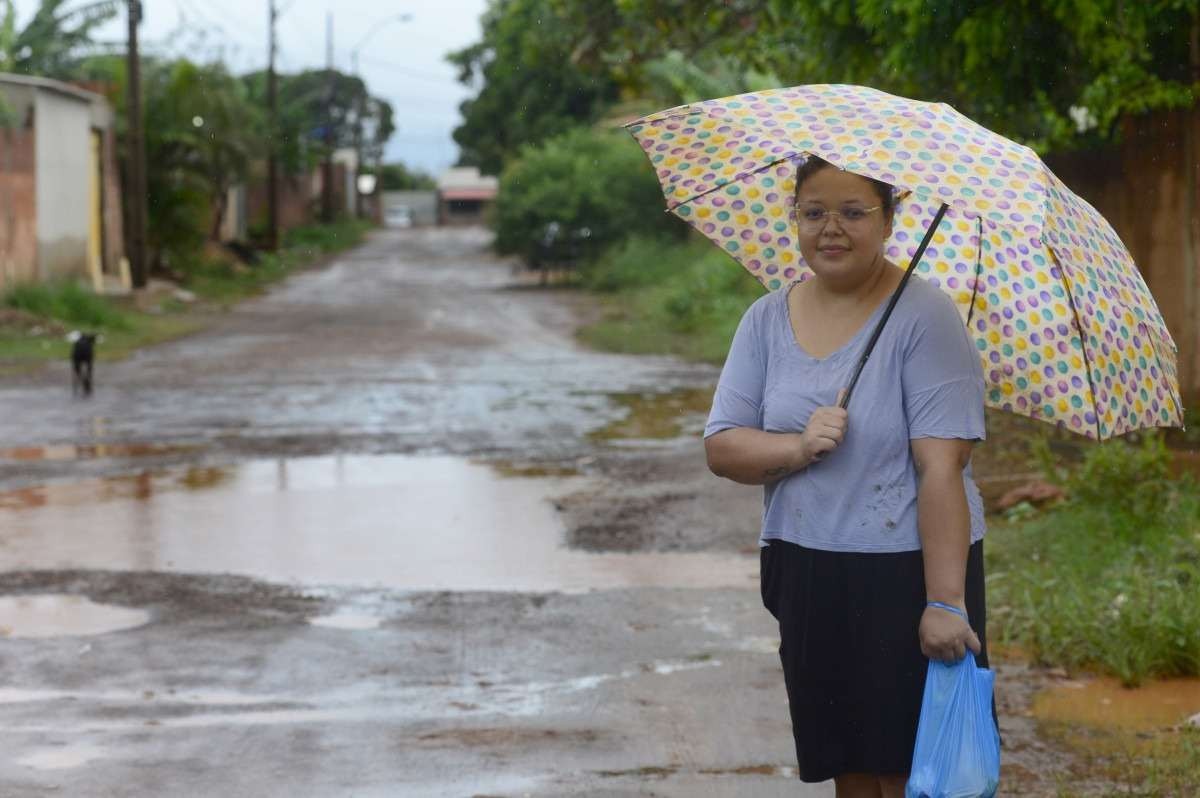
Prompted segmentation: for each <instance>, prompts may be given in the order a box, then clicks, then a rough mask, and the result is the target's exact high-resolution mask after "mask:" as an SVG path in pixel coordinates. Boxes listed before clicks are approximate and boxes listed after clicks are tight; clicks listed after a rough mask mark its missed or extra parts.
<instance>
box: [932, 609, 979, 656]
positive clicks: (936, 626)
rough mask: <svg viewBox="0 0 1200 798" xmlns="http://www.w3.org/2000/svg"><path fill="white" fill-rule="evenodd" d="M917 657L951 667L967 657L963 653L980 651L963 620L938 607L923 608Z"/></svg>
mask: <svg viewBox="0 0 1200 798" xmlns="http://www.w3.org/2000/svg"><path fill="white" fill-rule="evenodd" d="M919 635H920V638H921V653H922V654H924V655H925V656H926V657H929V659H936V660H941V661H942V662H945V663H946V664H952V663H955V662H958V661H959V660H960V659H962V658H963V657H965V656H966V655H967V649H968V648H969V649H971V651H972V652H974V653H975V654H978V653H979V651H980V649H981V648H982V647H981V646H980V644H979V636H978V635H976V634H975V630H973V629H972V628H971V626H970V624H968V623H967V621H966V619H965V618H962V617H961V616H959V615H955V614H954V613H952V612H949V611H948V610H943V609H940V608H938V607H926V608H925V613H924V614H923V615H922V616H921V629H920V633H919Z"/></svg>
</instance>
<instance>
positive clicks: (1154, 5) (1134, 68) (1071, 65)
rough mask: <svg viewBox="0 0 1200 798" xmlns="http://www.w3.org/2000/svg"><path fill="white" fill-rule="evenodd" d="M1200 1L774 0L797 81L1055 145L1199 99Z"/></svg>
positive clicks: (785, 67)
mask: <svg viewBox="0 0 1200 798" xmlns="http://www.w3.org/2000/svg"><path fill="white" fill-rule="evenodd" d="M1197 5H1198V3H1197V0H1148V1H1147V2H1138V3H1129V2H1124V1H1123V0H1020V2H1000V1H999V0H974V2H928V1H927V0H860V2H857V3H845V2H836V1H835V0H817V1H816V2H805V3H801V2H795V0H772V2H771V6H772V8H773V11H774V13H775V14H777V15H779V16H781V17H786V18H787V19H788V20H790V24H789V25H788V26H787V27H786V28H784V29H782V30H780V31H779V34H778V36H777V37H776V42H777V43H779V44H782V42H783V40H785V39H786V40H787V41H788V42H790V43H791V44H790V45H789V46H788V47H787V48H784V49H787V50H788V53H789V55H788V58H787V59H786V60H785V61H783V62H780V64H779V68H780V73H781V74H782V75H783V76H784V77H785V79H788V80H789V82H795V83H807V82H850V83H867V84H870V85H872V86H875V87H877V88H880V89H883V90H885V91H892V92H895V93H898V94H903V95H906V96H913V97H919V98H921V99H930V100H941V101H944V102H948V103H950V104H952V105H953V106H954V107H955V108H957V109H958V110H960V111H962V112H963V113H964V114H966V115H967V116H969V117H971V118H973V119H975V120H977V121H979V122H980V123H981V124H984V125H986V126H988V127H991V128H993V129H995V130H997V131H998V132H1001V133H1004V134H1006V135H1009V136H1011V137H1013V138H1016V139H1018V140H1021V141H1024V142H1026V143H1028V144H1029V145H1031V146H1033V147H1034V148H1035V149H1038V150H1043V151H1044V150H1048V149H1053V148H1062V147H1072V146H1078V145H1079V144H1083V143H1088V142H1096V141H1102V140H1108V139H1111V138H1112V137H1113V136H1114V135H1115V133H1116V125H1115V122H1116V120H1117V119H1118V118H1119V117H1120V116H1121V115H1122V114H1125V113H1139V112H1143V111H1147V110H1150V109H1152V108H1168V107H1179V106H1185V105H1190V104H1192V103H1193V102H1194V101H1195V87H1196V82H1197V79H1198V77H1200V71H1198V67H1197V66H1196V65H1197V64H1200V60H1198V59H1200V55H1198V56H1195V57H1193V56H1190V55H1189V52H1194V51H1196V50H1197V49H1200V48H1197V47H1192V48H1191V51H1189V44H1188V43H1189V37H1191V38H1192V39H1194V38H1195V36H1196V33H1195V31H1196V24H1197V23H1196V20H1197ZM765 44H767V46H766V48H765V49H766V50H767V51H778V49H779V48H776V47H773V46H771V45H770V43H769V42H765ZM1189 65H1191V66H1190V69H1191V72H1190V74H1189Z"/></svg>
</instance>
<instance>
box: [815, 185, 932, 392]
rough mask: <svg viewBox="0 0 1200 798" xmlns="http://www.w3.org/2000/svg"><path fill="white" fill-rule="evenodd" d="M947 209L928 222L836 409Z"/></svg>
mask: <svg viewBox="0 0 1200 798" xmlns="http://www.w3.org/2000/svg"><path fill="white" fill-rule="evenodd" d="M948 209H949V206H947V205H946V203H944V202H943V203H942V207H940V208H938V212H937V215H935V216H934V217H933V221H932V222H930V224H929V229H928V230H926V231H925V237H924V238H922V239H921V245H920V246H919V247H917V251H916V252H915V253H913V256H912V260H911V261H909V264H908V269H906V270H905V272H904V276H903V277H901V278H900V285H898V286H896V290H895V291H893V292H892V298H891V299H889V300H888V304H887V308H886V309H885V310H884V311H883V318H881V319H880V320H879V323H878V324H876V325H875V331H874V332H873V333H871V339H870V340H869V341H867V345H866V347H865V348H864V349H863V353H862V357H860V358H859V359H858V364H857V365H856V366H855V367H854V374H853V375H852V376H851V377H850V384H849V385H847V386H846V393H845V395H844V396H842V401H841V402H840V403H838V407H841V408H843V409H844V408H845V407H846V406H847V405H849V404H850V395H851V394H853V393H854V386H855V385H857V384H858V377H859V375H860V374H862V370H863V366H865V365H867V359H868V358H870V357H871V352H872V350H874V349H875V342H876V341H878V340H879V334H880V333H882V332H883V325H885V324H887V320H888V317H890V316H891V315H892V310H893V309H894V308H895V307H896V302H898V301H899V299H900V294H901V293H903V292H904V286H906V285H908V278H909V277H911V276H912V273H913V270H914V269H916V268H917V263H919V262H920V260H921V256H922V255H924V254H925V248H926V247H928V246H929V242H930V241H931V240H932V239H933V234H934V231H936V230H937V228H938V225H939V224H941V223H942V217H943V216H945V215H946V211H947V210H948Z"/></svg>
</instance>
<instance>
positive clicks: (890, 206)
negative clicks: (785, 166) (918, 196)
mask: <svg viewBox="0 0 1200 798" xmlns="http://www.w3.org/2000/svg"><path fill="white" fill-rule="evenodd" d="M826 168H829V169H836V168H837V167H836V166H834V165H833V164H831V163H830V162H829V161H826V160H824V159H823V158H818V157H817V156H815V155H810V156H808V159H807V160H806V161H805V162H804V163H802V164H800V168H799V169H797V170H796V190H795V191H794V192H793V196H798V195H799V194H800V186H802V185H804V181H805V180H808V179H809V178H810V177H812V176H813V175H815V174H816V173H817V172H819V171H821V170H822V169H826ZM850 174H855V173H854V172H851V173H850ZM857 176H858V177H861V178H862V179H863V180H866V181H868V182H869V183H870V184H871V188H873V189H875V193H876V194H878V195H879V204H880V205H882V206H883V217H884V218H885V219H890V218H891V216H892V212H893V211H895V210H896V196H895V194H894V193H893V192H892V187H891V186H890V185H889V184H887V183H884V182H883V181H882V180H876V179H875V178H873V177H867V176H866V175H857Z"/></svg>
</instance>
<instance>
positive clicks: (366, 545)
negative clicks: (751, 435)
mask: <svg viewBox="0 0 1200 798" xmlns="http://www.w3.org/2000/svg"><path fill="white" fill-rule="evenodd" d="M587 484H588V483H587V480H586V479H585V478H583V477H570V476H536V477H514V476H506V475H505V474H504V473H501V472H500V471H497V470H496V469H493V468H492V467H491V466H488V465H484V464H481V463H475V462H471V461H469V460H465V459H462V458H456V457H411V456H338V457H312V458H298V459H281V460H269V461H254V462H249V463H244V464H240V465H236V466H230V467H226V468H211V467H209V468H179V469H163V470H160V471H154V472H151V471H146V472H143V473H141V474H137V475H133V476H126V477H120V478H115V479H92V480H84V481H79V482H74V483H68V484H49V485H43V486H38V487H35V488H26V489H22V490H18V491H10V492H7V493H0V569H3V570H8V571H15V570H30V569H61V568H86V569H114V570H154V571H175V572H192V573H195V572H199V573H234V574H241V575H247V576H254V577H258V578H262V579H267V580H271V581H284V582H301V583H309V584H326V583H327V584H358V585H371V586H381V587H391V588H400V589H413V590H519V591H550V590H557V591H571V592H574V591H586V590H590V589H604V588H619V587H633V586H643V585H644V586H667V587H704V588H712V587H752V586H754V585H755V584H756V581H757V571H758V560H757V558H756V557H753V556H745V555H731V554H714V553H645V554H639V553H631V554H627V553H590V552H584V551H577V550H572V549H568V548H566V547H565V546H563V545H562V539H563V532H564V529H563V525H562V521H561V518H560V517H559V515H558V513H557V512H556V511H555V509H554V506H553V500H554V499H555V498H556V497H561V496H563V495H565V494H567V493H569V492H571V491H573V490H578V489H580V488H583V487H585V486H586V485H587Z"/></svg>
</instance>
